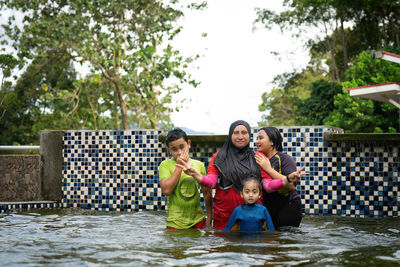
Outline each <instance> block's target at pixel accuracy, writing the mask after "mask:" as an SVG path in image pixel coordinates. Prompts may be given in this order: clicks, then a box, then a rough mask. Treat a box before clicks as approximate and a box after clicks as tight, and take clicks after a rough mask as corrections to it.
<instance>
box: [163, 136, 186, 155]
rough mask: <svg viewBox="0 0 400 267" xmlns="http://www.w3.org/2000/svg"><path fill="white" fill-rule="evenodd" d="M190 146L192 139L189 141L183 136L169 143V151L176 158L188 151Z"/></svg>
mask: <svg viewBox="0 0 400 267" xmlns="http://www.w3.org/2000/svg"><path fill="white" fill-rule="evenodd" d="M189 148H190V140H188V141H187V142H186V141H185V139H183V138H179V139H177V140H175V141H172V142H169V143H168V147H167V149H168V151H169V153H171V154H172V157H173V158H174V160H176V159H177V158H178V157H179V156H181V155H182V154H183V153H184V152H186V153H188V152H189Z"/></svg>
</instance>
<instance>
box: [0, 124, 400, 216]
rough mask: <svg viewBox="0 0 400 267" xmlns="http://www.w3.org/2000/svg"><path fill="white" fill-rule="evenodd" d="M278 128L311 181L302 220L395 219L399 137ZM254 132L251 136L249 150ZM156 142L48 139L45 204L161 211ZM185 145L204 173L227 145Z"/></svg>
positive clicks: (153, 135) (152, 138)
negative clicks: (307, 216)
mask: <svg viewBox="0 0 400 267" xmlns="http://www.w3.org/2000/svg"><path fill="white" fill-rule="evenodd" d="M278 128H279V129H280V131H281V133H282V135H283V138H284V150H285V152H286V153H288V154H289V155H290V156H292V157H293V158H294V160H295V161H296V163H297V167H298V168H300V167H301V166H306V171H308V172H309V173H310V175H309V176H306V177H304V178H303V179H302V180H301V182H300V184H299V185H298V186H297V188H298V190H299V191H300V193H301V196H302V203H303V212H304V214H310V215H311V214H316V215H318V214H326V215H346V216H353V217H382V216H394V217H397V216H400V213H399V209H400V202H399V197H400V193H399V176H400V152H399V147H400V141H399V140H400V137H399V135H396V136H394V137H390V138H389V139H387V138H386V139H385V138H383V139H382V135H378V136H375V137H374V140H370V139H368V138H366V137H365V136H364V137H363V140H362V141H361V142H359V141H358V140H357V138H356V137H354V136H353V137H351V138H350V139H349V137H348V135H345V134H343V132H342V130H341V129H337V128H332V127H326V126H315V127H309V126H304V127H278ZM257 131H258V130H257V129H252V138H251V146H252V147H254V143H255V136H256V134H257ZM162 134H163V133H162V132H161V131H159V130H127V131H65V132H58V133H54V132H51V133H49V134H48V136H53V137H52V138H56V139H57V138H58V139H57V140H53V141H52V144H55V145H51V144H50V145H47V147H48V148H49V150H48V151H50V152H49V153H50V154H48V155H47V156H46V157H43V155H42V157H43V159H44V161H45V162H43V166H46V165H48V164H49V162H47V161H49V160H50V161H51V160H53V159H54V158H53V157H52V156H51V153H53V152H54V153H55V155H56V158H57V157H60V158H61V159H59V160H58V161H62V162H61V163H60V162H59V163H57V164H54V163H52V164H50V165H52V166H53V167H52V169H51V171H50V172H46V173H47V176H46V177H48V178H45V180H44V181H43V182H42V183H43V184H44V185H48V183H47V181H46V179H47V180H48V179H50V180H49V182H50V184H52V186H51V187H49V186H47V187H46V186H45V187H43V188H44V190H46V191H47V192H48V194H47V196H48V197H49V198H54V199H49V198H46V200H53V201H55V203H61V206H62V207H81V208H87V209H94V210H103V211H139V210H164V209H165V208H166V199H165V197H164V196H163V195H162V193H161V189H160V186H159V182H158V165H159V164H160V163H161V161H162V160H164V159H165V158H167V157H168V154H167V151H166V149H165V147H164V145H163V144H162V143H161V141H160V140H159V139H162ZM189 138H190V139H192V148H191V157H192V158H195V159H199V160H201V161H203V162H205V164H206V167H207V166H208V162H209V160H210V159H211V156H212V155H213V154H214V153H215V152H216V151H217V150H218V149H219V148H220V147H221V146H222V144H223V142H224V141H225V140H226V136H189ZM45 139H46V138H43V140H45ZM380 139H382V140H380ZM43 142H46V141H43ZM41 145H42V144H41ZM51 148H54V149H51ZM46 151H47V150H46ZM51 151H53V152H51ZM41 152H42V149H41ZM46 159H47V160H46ZM46 162H47V163H46ZM55 165H57V166H55ZM60 186H61V190H60ZM0 204H1V203H0ZM57 207H58V206H57ZM1 209H3V210H4V209H6V208H4V207H3V208H2V206H0V210H1Z"/></svg>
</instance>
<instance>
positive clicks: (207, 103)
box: [171, 0, 308, 134]
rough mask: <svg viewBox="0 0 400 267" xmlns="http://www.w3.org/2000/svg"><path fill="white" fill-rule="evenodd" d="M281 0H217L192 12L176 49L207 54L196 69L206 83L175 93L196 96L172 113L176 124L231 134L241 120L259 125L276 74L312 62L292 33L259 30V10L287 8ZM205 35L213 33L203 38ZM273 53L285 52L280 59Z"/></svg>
mask: <svg viewBox="0 0 400 267" xmlns="http://www.w3.org/2000/svg"><path fill="white" fill-rule="evenodd" d="M281 2H282V1H281V0H268V1H266V0H264V1H255V0H252V1H245V0H213V1H208V8H207V10H204V11H196V12H190V13H188V14H186V16H185V19H184V21H183V31H182V32H181V33H180V34H179V35H178V37H177V40H176V47H177V48H179V49H180V50H181V51H182V53H183V54H186V55H190V54H192V55H193V54H201V55H203V56H202V58H201V59H200V60H198V61H197V62H196V63H195V64H196V66H197V67H199V69H198V70H192V71H191V73H192V74H193V76H194V78H196V80H198V81H200V82H201V84H200V86H198V87H197V88H194V89H193V88H192V87H185V89H184V90H183V91H182V92H181V93H179V95H178V96H177V97H175V99H176V100H180V99H182V98H189V99H191V101H190V102H188V103H186V104H185V108H183V109H181V110H180V111H179V112H174V113H173V114H172V116H171V118H172V121H173V123H174V124H175V126H180V127H187V128H190V129H192V130H195V131H200V132H212V133H215V134H227V132H228V129H229V125H230V124H231V123H232V122H233V121H235V120H238V119H243V120H246V121H247V122H249V123H250V125H251V126H252V127H255V126H258V125H257V122H259V121H260V120H261V116H262V113H261V112H259V111H258V105H260V104H261V95H262V93H263V92H266V91H269V90H271V89H272V85H271V82H272V80H273V78H274V76H276V75H278V74H281V73H283V72H286V71H292V70H293V69H297V70H299V69H301V68H303V67H305V66H306V64H307V62H308V57H307V53H306V52H305V51H304V49H303V48H302V45H301V43H300V42H299V41H296V40H294V39H292V38H291V36H290V34H289V33H287V34H282V33H281V32H280V30H279V29H278V28H275V29H274V30H271V31H269V30H266V29H264V28H262V26H261V25H258V27H257V29H256V30H255V31H253V27H254V25H253V21H254V20H255V18H256V12H255V10H254V9H255V8H256V7H260V8H269V9H273V10H281V9H282V4H281ZM202 33H207V37H205V38H202V37H201V35H202ZM271 52H280V53H281V55H280V58H278V57H276V56H274V55H273V54H271Z"/></svg>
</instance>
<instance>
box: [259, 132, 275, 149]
mask: <svg viewBox="0 0 400 267" xmlns="http://www.w3.org/2000/svg"><path fill="white" fill-rule="evenodd" d="M256 146H257V150H258V151H260V152H262V153H264V154H267V153H268V152H270V151H273V150H275V149H274V143H273V142H272V141H271V140H270V139H269V136H268V135H267V133H266V132H265V131H264V130H261V131H259V132H258V134H257V140H256Z"/></svg>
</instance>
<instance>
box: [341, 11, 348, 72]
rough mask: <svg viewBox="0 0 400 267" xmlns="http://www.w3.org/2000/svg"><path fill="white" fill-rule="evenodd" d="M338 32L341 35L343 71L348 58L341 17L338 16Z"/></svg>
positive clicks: (345, 68)
mask: <svg viewBox="0 0 400 267" xmlns="http://www.w3.org/2000/svg"><path fill="white" fill-rule="evenodd" d="M340 33H341V35H342V49H343V65H344V66H343V67H344V72H346V70H347V66H348V62H349V58H348V55H347V44H346V36H345V32H344V27H343V19H342V18H340Z"/></svg>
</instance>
